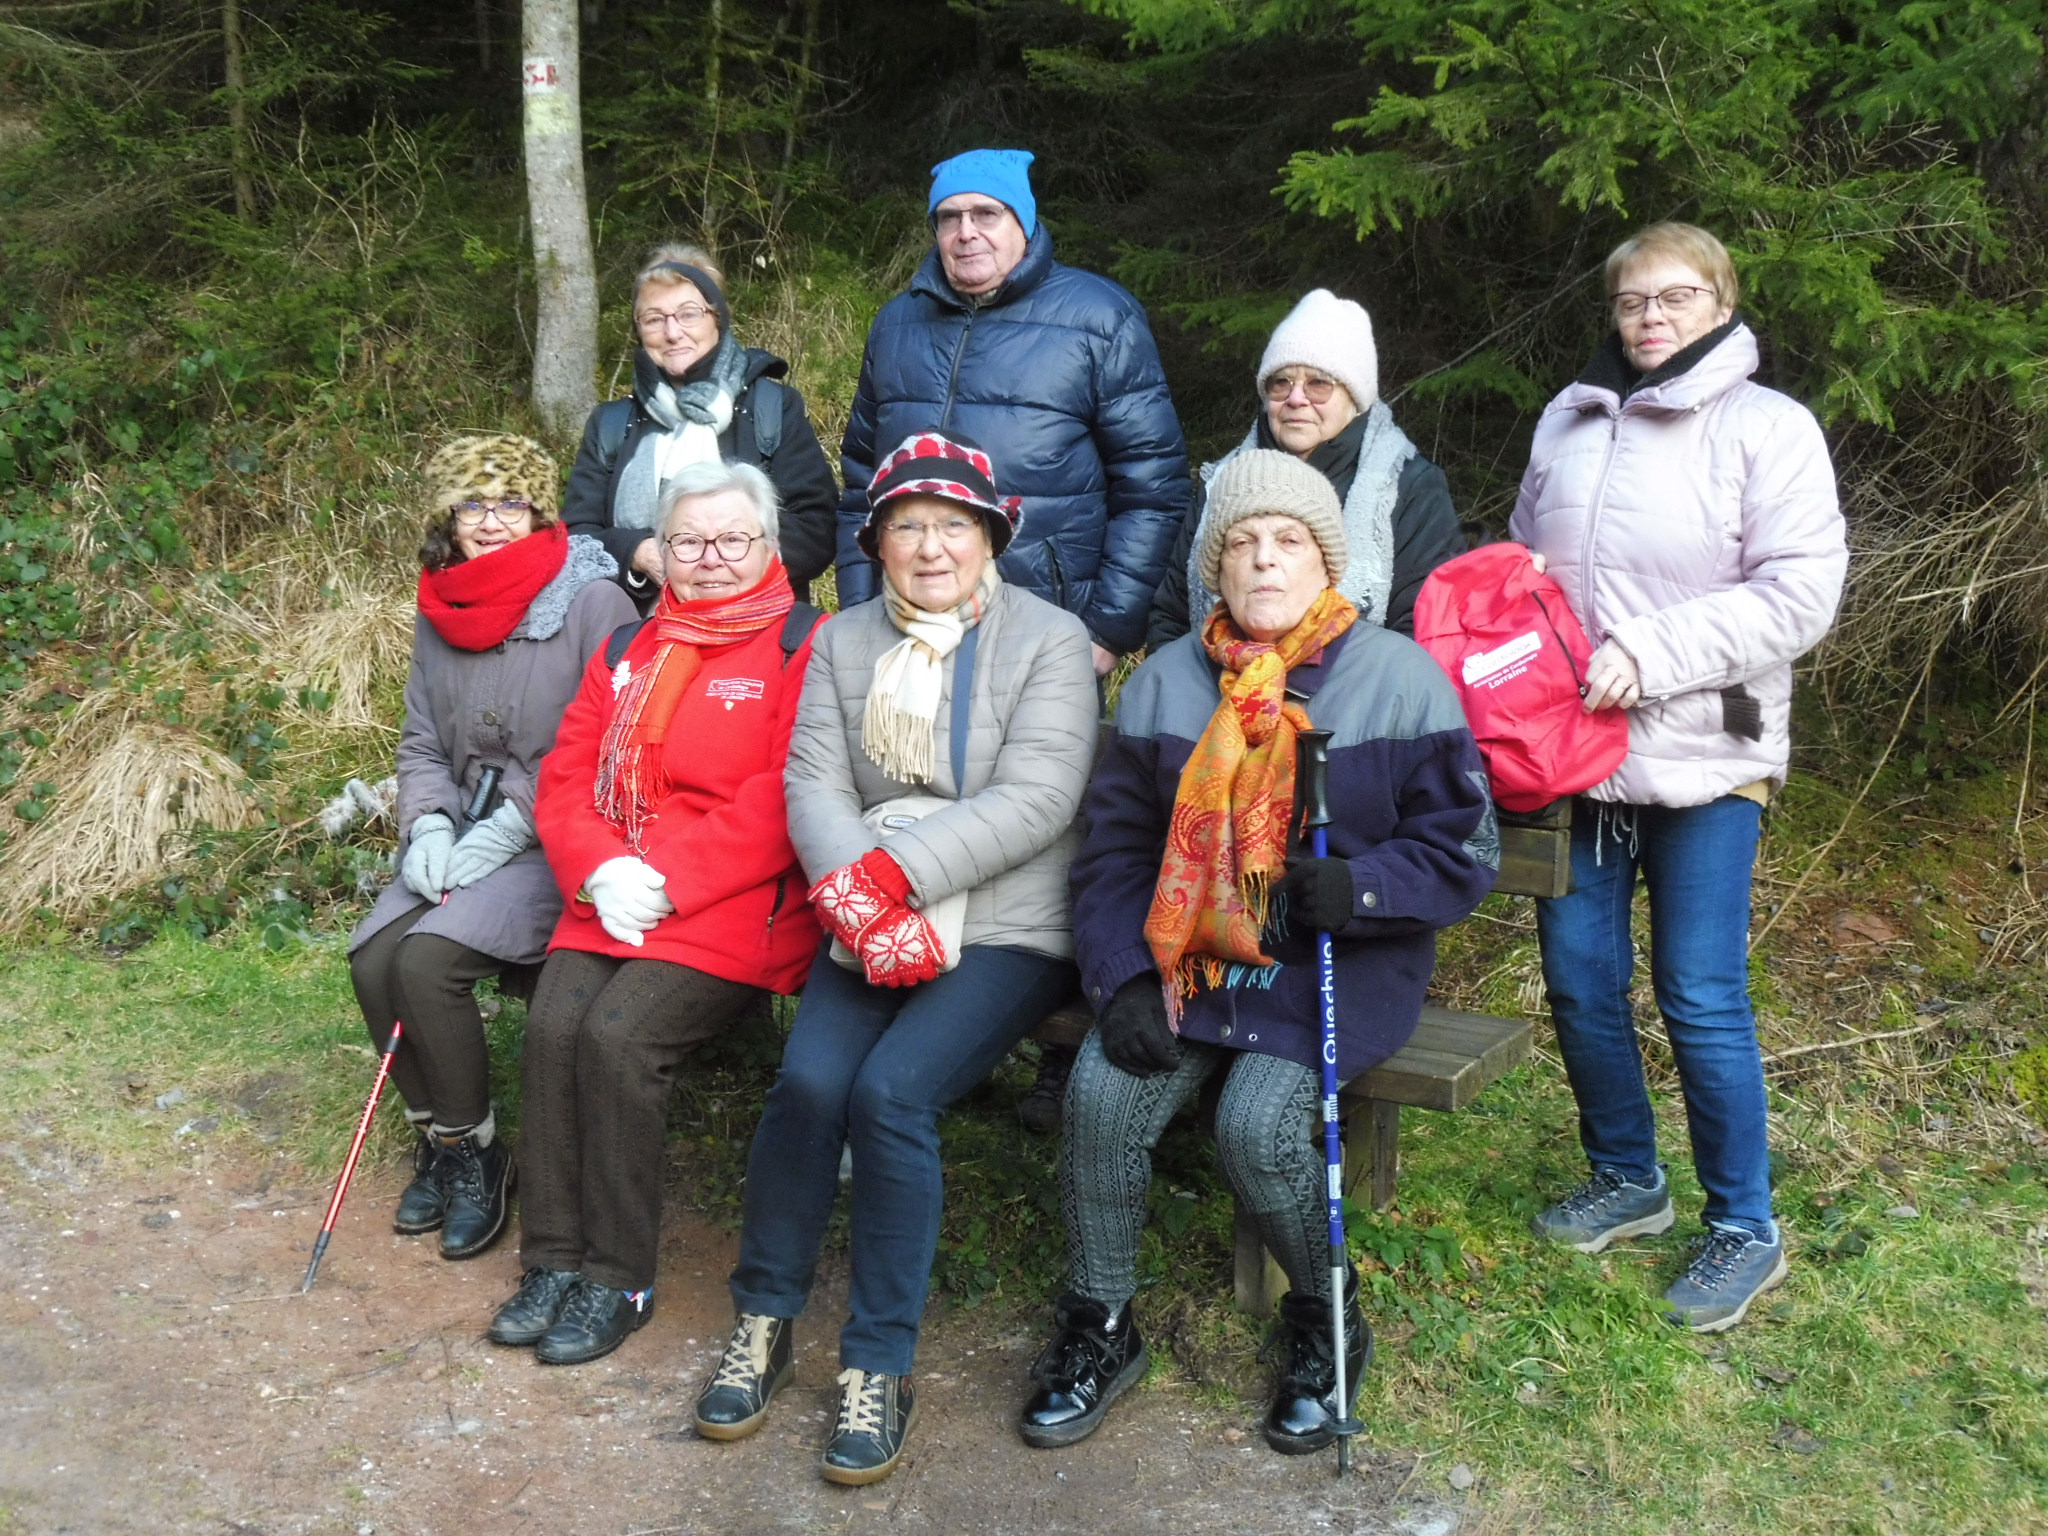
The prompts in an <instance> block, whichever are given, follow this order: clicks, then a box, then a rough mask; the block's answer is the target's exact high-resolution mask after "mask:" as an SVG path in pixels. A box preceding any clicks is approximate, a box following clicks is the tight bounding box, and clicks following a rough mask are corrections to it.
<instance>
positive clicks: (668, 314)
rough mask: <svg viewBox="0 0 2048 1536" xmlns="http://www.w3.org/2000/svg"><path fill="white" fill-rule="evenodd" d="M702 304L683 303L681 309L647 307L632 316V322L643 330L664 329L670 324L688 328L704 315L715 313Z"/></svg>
mask: <svg viewBox="0 0 2048 1536" xmlns="http://www.w3.org/2000/svg"><path fill="white" fill-rule="evenodd" d="M716 313H717V311H716V310H712V309H706V308H705V307H704V306H703V305H702V304H685V305H684V306H683V307H682V308H681V309H667V310H663V309H649V310H643V311H641V313H640V314H638V315H636V316H634V323H635V324H637V325H638V326H639V327H640V329H641V330H643V331H666V330H667V329H668V328H669V327H670V326H671V325H680V326H681V327H682V328H683V329H684V330H686V331H687V330H689V329H690V328H691V327H693V326H695V325H696V324H697V323H698V322H699V321H701V320H702V319H703V318H704V317H705V316H706V315H712V314H716Z"/></svg>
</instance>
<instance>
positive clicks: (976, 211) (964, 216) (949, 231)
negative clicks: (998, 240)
mask: <svg viewBox="0 0 2048 1536" xmlns="http://www.w3.org/2000/svg"><path fill="white" fill-rule="evenodd" d="M1009 211H1010V210H1009V209H1007V208H1005V207H1004V206H1003V205H1002V204H1001V203H989V204H986V205H984V206H982V207H980V208H942V209H940V210H939V211H938V212H937V213H936V214H934V215H933V216H932V228H933V229H936V230H937V231H938V232H939V233H940V234H942V235H953V234H958V233H959V232H960V225H961V222H962V221H963V220H964V221H966V222H967V223H969V224H972V225H973V226H974V227H975V228H976V229H978V230H979V231H981V233H983V234H984V235H987V234H992V233H994V232H995V230H996V228H997V226H999V225H1000V224H1001V223H1002V222H1003V218H1004V216H1005V215H1007V214H1008V213H1009Z"/></svg>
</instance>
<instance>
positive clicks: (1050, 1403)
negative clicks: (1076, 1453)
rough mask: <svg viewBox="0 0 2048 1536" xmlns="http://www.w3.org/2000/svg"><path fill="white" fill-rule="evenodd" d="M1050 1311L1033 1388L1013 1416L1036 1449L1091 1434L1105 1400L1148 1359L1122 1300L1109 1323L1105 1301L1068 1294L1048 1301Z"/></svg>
mask: <svg viewBox="0 0 2048 1536" xmlns="http://www.w3.org/2000/svg"><path fill="white" fill-rule="evenodd" d="M1052 1315H1053V1323H1054V1326H1056V1327H1057V1328H1058V1329H1059V1332H1057V1333H1055V1334H1054V1335H1053V1339H1052V1342H1051V1343H1050V1344H1048V1345H1046V1346H1045V1349H1044V1350H1043V1351H1042V1352H1041V1353H1040V1355H1039V1357H1038V1359H1037V1360H1036V1361H1034V1362H1033V1363H1032V1366H1031V1379H1032V1380H1033V1381H1035V1382H1037V1383H1038V1391H1037V1392H1036V1393H1034V1394H1033V1395H1032V1398H1031V1401H1030V1402H1028V1403H1026V1404H1025V1405H1024V1412H1023V1414H1022V1416H1021V1417H1020V1418H1019V1419H1018V1421H1017V1433H1018V1434H1020V1435H1022V1436H1023V1437H1024V1443H1025V1444H1026V1445H1035V1446H1038V1447H1040V1448H1041V1449H1051V1448H1052V1447H1055V1446H1061V1445H1072V1444H1073V1443H1074V1442H1075V1441H1077V1440H1085V1439H1087V1438H1088V1437H1089V1436H1090V1435H1092V1434H1094V1433H1095V1431H1096V1429H1097V1428H1098V1427H1099V1426H1100V1425H1101V1423H1102V1416H1103V1415H1104V1414H1105V1413H1107V1412H1108V1411H1109V1405H1110V1404H1111V1403H1112V1402H1114V1401H1115V1400H1116V1399H1117V1397H1118V1396H1119V1395H1121V1394H1122V1393H1123V1392H1125V1391H1127V1390H1128V1389H1129V1388H1131V1387H1133V1386H1135V1385H1136V1384H1137V1383H1138V1382H1141V1381H1143V1380H1144V1379H1145V1372H1146V1370H1147V1369H1148V1368H1149V1367H1150V1365H1151V1363H1152V1358H1151V1356H1150V1355H1148V1354H1147V1353H1146V1352H1145V1340H1144V1339H1143V1338H1142V1337H1141V1336H1140V1335H1139V1333H1138V1320H1137V1319H1136V1318H1135V1317H1134V1316H1133V1315H1132V1312H1131V1303H1129V1302H1128V1301H1127V1302H1125V1303H1124V1305H1123V1309H1122V1311H1121V1312H1120V1313H1119V1314H1118V1316H1117V1320H1116V1321H1115V1322H1114V1323H1112V1322H1110V1320H1109V1308H1108V1307H1107V1306H1106V1305H1105V1304H1103V1303H1102V1302H1099V1301H1094V1300H1091V1299H1090V1298H1089V1297H1086V1296H1076V1295H1072V1294H1068V1295H1065V1296H1062V1297H1061V1298H1060V1299H1059V1300H1058V1301H1057V1302H1055V1303H1054V1304H1053V1309H1052Z"/></svg>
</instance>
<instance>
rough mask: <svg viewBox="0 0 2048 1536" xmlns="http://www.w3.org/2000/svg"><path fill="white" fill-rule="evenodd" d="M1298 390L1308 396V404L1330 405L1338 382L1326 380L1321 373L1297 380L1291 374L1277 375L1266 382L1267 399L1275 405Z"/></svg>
mask: <svg viewBox="0 0 2048 1536" xmlns="http://www.w3.org/2000/svg"><path fill="white" fill-rule="evenodd" d="M1297 388H1299V389H1300V390H1301V392H1302V393H1303V394H1304V395H1307V396H1308V403H1309V404H1310V405H1328V404H1329V403H1330V396H1332V395H1334V394H1335V393H1336V392H1337V381H1336V380H1335V379H1326V378H1324V377H1323V376H1322V375H1321V374H1319V373H1312V374H1310V375H1309V376H1308V377H1307V378H1305V379H1297V378H1295V377H1293V376H1292V375H1290V374H1285V373H1276V374H1274V375H1273V377H1271V378H1270V379H1268V380H1266V398H1267V399H1268V400H1270V401H1272V402H1273V403H1274V404H1275V405H1278V404H1279V403H1280V402H1281V401H1282V400H1285V399H1286V398H1287V397H1288V396H1289V395H1291V394H1293V393H1294V391H1295V390H1296V389H1297Z"/></svg>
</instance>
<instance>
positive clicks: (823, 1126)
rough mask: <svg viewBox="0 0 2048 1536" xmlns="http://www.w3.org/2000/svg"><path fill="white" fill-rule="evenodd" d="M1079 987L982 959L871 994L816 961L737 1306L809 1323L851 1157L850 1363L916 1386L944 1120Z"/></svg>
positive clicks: (1044, 964) (788, 1051)
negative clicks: (806, 1317) (847, 1152)
mask: <svg viewBox="0 0 2048 1536" xmlns="http://www.w3.org/2000/svg"><path fill="white" fill-rule="evenodd" d="M1077 984H1078V980H1077V977H1076V976H1075V973H1074V966H1073V963H1072V962H1071V961H1067V960H1054V959H1051V958H1050V957H1048V956H1045V955H1041V954H1038V953H1036V952H1034V951H1032V950H1027V949H1010V948H1003V947H997V946H992V945H975V946H973V947H971V948H969V949H968V950H967V951H966V952H965V953H964V954H962V956H961V957H960V964H959V965H958V966H956V967H955V968H954V969H953V970H951V971H948V972H947V973H946V974H945V975H943V976H940V977H938V978H937V979H936V980H933V981H928V982H925V983H924V984H923V985H921V986H916V987H911V988H908V989H905V988H900V987H871V986H869V985H868V984H867V982H866V981H865V980H863V979H862V977H861V976H860V974H859V973H858V972H855V971H848V970H843V969H841V968H840V967H839V966H837V965H834V964H833V963H832V961H831V959H830V957H829V955H828V954H827V953H826V952H825V951H823V950H820V951H819V954H818V958H817V959H816V960H815V961H813V962H812V964H811V974H810V978H809V980H808V981H806V982H805V984H804V997H803V1002H802V1003H801V1004H800V1005H799V1006H798V1008H797V1013H796V1022H795V1024H793V1025H792V1026H791V1027H790V1031H789V1043H788V1044H787V1045H786V1046H784V1048H783V1052H782V1071H781V1073H780V1074H779V1075H778V1076H777V1077H776V1079H775V1086H774V1087H773V1088H771V1089H770V1090H769V1091H768V1102H767V1105H766V1107H765V1108H764V1109H763V1111H762V1114H761V1125H760V1129H758V1130H757V1131H755V1133H754V1149H753V1152H752V1153H751V1155H750V1156H749V1157H748V1159H747V1188H746V1197H745V1201H744V1204H743V1206H742V1211H743V1220H744V1225H743V1227H742V1229H741V1232H740V1258H739V1264H738V1266H737V1267H736V1268H735V1269H734V1270H733V1272H732V1299H733V1305H734V1306H735V1307H736V1308H738V1310H740V1311H741V1312H752V1313H757V1314H760V1315H764V1316H767V1317H795V1316H797V1315H798V1314H799V1313H800V1312H802V1311H803V1309H804V1302H805V1301H806V1300H807V1299H808V1298H809V1296H810V1293H811V1283H812V1281H813V1280H814V1279H815V1278H816V1276H817V1271H818V1245H819V1243H820V1241H821V1240H822V1239H823V1237H824V1235H825V1223H826V1220H827V1219H828V1218H829V1217H830V1216H831V1214H832V1201H833V1198H834V1197H835V1196H836V1195H837V1194H838V1192H839V1152H840V1148H841V1147H842V1146H845V1145H847V1144H848V1143H851V1145H852V1147H853V1202H852V1218H853V1220H852V1228H853V1230H852V1249H853V1264H852V1270H853V1274H852V1282H851V1285H850V1298H849V1299H850V1301H851V1306H852V1315H851V1316H850V1317H849V1318H848V1319H847V1321H846V1326H845V1327H844V1328H843V1329H841V1330H840V1334H839V1363H840V1365H841V1366H842V1367H843V1368H848V1369H853V1370H861V1371H882V1372H886V1373H888V1374H889V1375H892V1376H904V1375H908V1374H909V1372H910V1368H911V1365H912V1363H913V1361H914V1359H915V1357H916V1354H917V1330H918V1323H919V1320H920V1319H921V1318H922V1317H923V1315H924V1302H925V1293H926V1291H927V1290H928V1289H929V1288H930V1285H931V1273H932V1255H933V1254H934V1253H935V1252H936V1251H937V1249H938V1242H939V1213H940V1208H941V1206H942V1205H943V1203H944V1201H945V1182H944V1178H943V1176H942V1173H941V1170H940V1167H939V1115H940V1112H941V1111H943V1110H944V1109H945V1107H946V1106H947V1105H948V1104H950V1103H952V1102H953V1100H955V1099H957V1098H959V1097H960V1095H961V1094H963V1093H965V1092H966V1091H967V1090H968V1089H970V1088H972V1087H973V1086H974V1085H975V1084H976V1083H978V1082H980V1081H981V1080H982V1079H983V1078H985V1077H987V1076H988V1074H989V1073H990V1072H992V1071H993V1070H994V1069H995V1066H996V1063H998V1062H999V1061H1001V1060H1002V1059H1003V1056H1004V1054H1005V1053H1006V1052H1007V1051H1008V1050H1009V1049H1010V1047H1011V1046H1013V1045H1015V1044H1016V1043H1017V1042H1018V1041H1019V1040H1021V1039H1023V1038H1024V1036H1025V1035H1027V1034H1029V1033H1030V1032H1031V1030H1032V1029H1033V1027H1035V1026H1036V1025H1037V1024H1038V1022H1039V1021H1040V1020H1041V1019H1043V1018H1044V1017H1045V1016H1046V1015H1047V1014H1048V1013H1050V1012H1051V1011H1052V1010H1053V1009H1054V1008H1056V1007H1058V1006H1059V1005H1060V1004H1061V1003H1062V1002H1064V1001H1065V1000H1066V999H1067V998H1068V997H1070V996H1072V995H1073V992H1074V990H1075V988H1076V986H1077Z"/></svg>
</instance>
